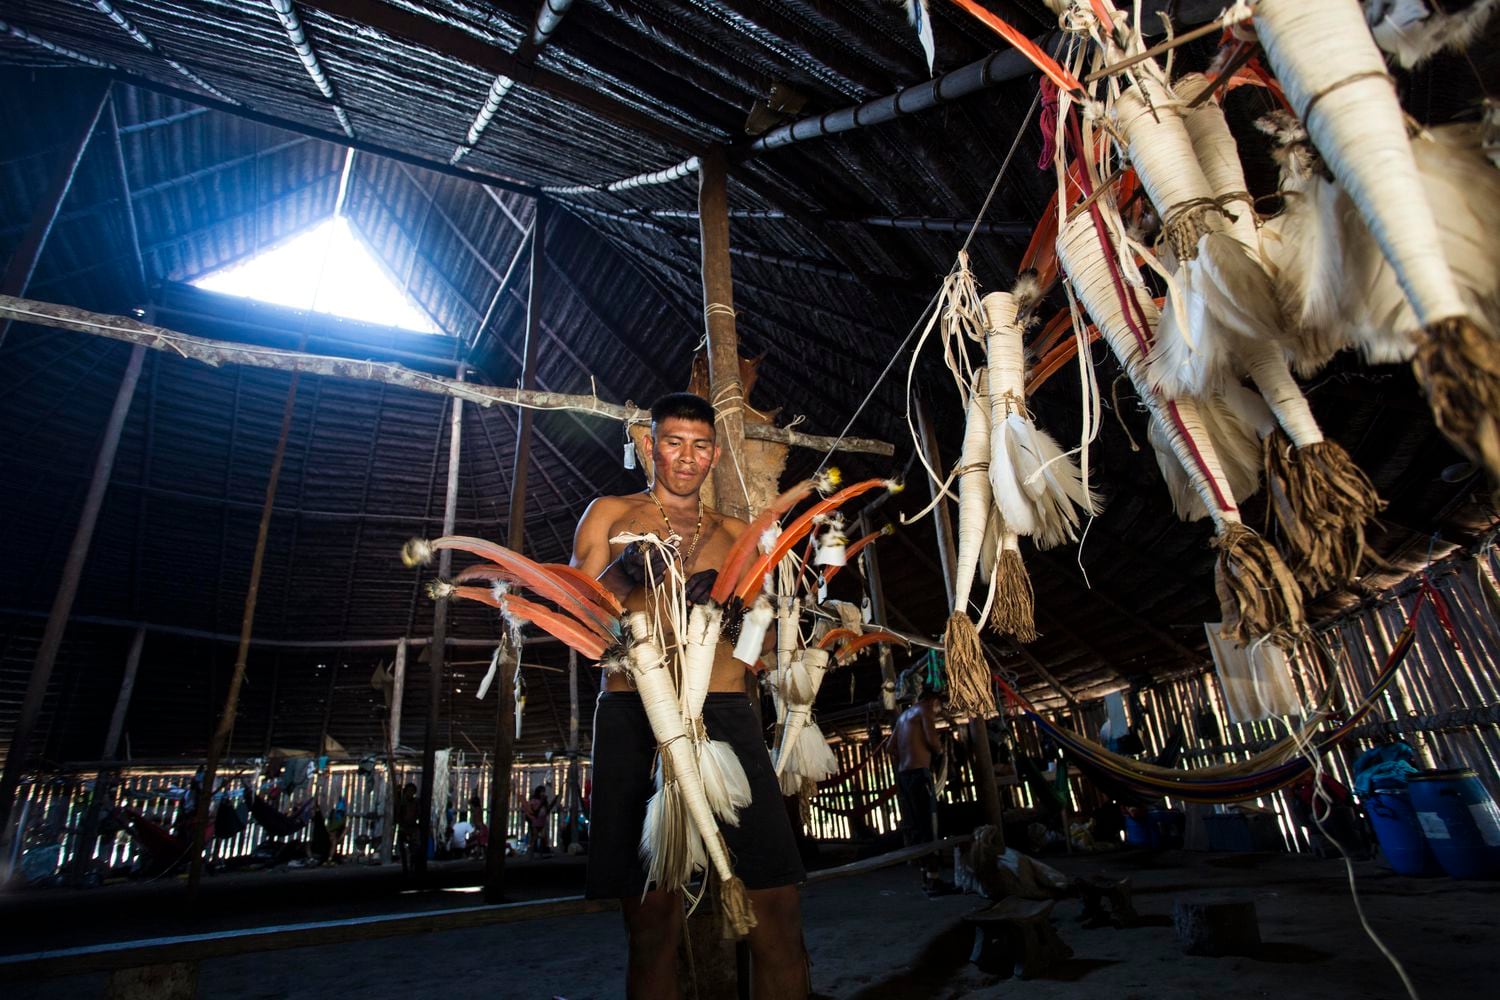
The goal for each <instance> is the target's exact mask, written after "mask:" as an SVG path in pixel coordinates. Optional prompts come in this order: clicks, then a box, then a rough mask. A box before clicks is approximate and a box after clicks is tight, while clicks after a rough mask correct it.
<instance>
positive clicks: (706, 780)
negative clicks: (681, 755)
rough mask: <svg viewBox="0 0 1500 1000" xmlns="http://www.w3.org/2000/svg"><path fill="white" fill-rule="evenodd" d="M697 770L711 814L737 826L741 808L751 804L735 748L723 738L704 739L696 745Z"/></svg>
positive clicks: (742, 767)
mask: <svg viewBox="0 0 1500 1000" xmlns="http://www.w3.org/2000/svg"><path fill="white" fill-rule="evenodd" d="M698 770H699V772H700V773H701V774H702V775H703V791H704V794H705V795H706V796H707V798H708V804H709V806H710V807H711V808H712V809H713V811H714V815H715V816H717V817H719V819H720V820H722V821H723V822H725V823H728V824H729V825H730V826H739V824H740V810H741V809H743V808H745V807H746V806H748V805H749V804H750V779H749V778H748V777H746V775H745V765H744V764H742V763H741V762H740V758H739V756H738V755H736V754H735V752H734V748H733V747H732V746H730V745H729V744H728V743H725V742H724V741H722V740H705V741H703V742H702V743H700V744H699V745H698Z"/></svg>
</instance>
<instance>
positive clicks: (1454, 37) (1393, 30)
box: [1364, 0, 1500, 69]
mask: <svg viewBox="0 0 1500 1000" xmlns="http://www.w3.org/2000/svg"><path fill="white" fill-rule="evenodd" d="M1496 8H1500V0H1479V2H1478V3H1474V4H1470V5H1469V6H1468V7H1467V8H1465V9H1464V10H1461V11H1459V12H1458V13H1456V14H1446V13H1442V12H1441V11H1440V10H1434V8H1433V6H1432V4H1430V3H1429V2H1427V0H1364V9H1365V21H1366V22H1368V23H1369V25H1370V34H1371V35H1373V36H1374V37H1375V44H1376V45H1379V46H1380V47H1381V49H1383V50H1384V51H1386V52H1388V53H1390V54H1391V55H1393V56H1395V57H1396V61H1397V62H1399V63H1400V64H1401V65H1402V66H1403V67H1404V68H1406V69H1411V68H1412V67H1413V66H1416V65H1419V64H1420V63H1423V62H1425V61H1426V60H1428V59H1430V58H1432V57H1433V56H1435V55H1437V54H1438V53H1439V52H1441V51H1443V50H1444V49H1452V50H1459V49H1466V48H1468V47H1469V45H1470V44H1472V43H1473V42H1474V41H1475V40H1476V39H1477V38H1478V37H1479V34H1480V33H1481V32H1482V31H1484V28H1485V25H1486V24H1487V23H1488V22H1489V19H1490V16H1491V15H1492V14H1494V13H1495V10H1496Z"/></svg>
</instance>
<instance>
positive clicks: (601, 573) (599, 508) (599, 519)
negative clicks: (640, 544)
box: [569, 497, 636, 601]
mask: <svg viewBox="0 0 1500 1000" xmlns="http://www.w3.org/2000/svg"><path fill="white" fill-rule="evenodd" d="M614 499H615V498H614V497H600V498H599V499H597V500H595V501H594V502H593V503H591V504H589V507H588V510H586V511H584V512H583V517H581V518H579V520H578V528H577V529H576V530H575V531H574V532H573V556H572V558H571V559H570V560H569V565H571V566H573V567H574V568H575V569H579V570H582V571H583V572H585V573H587V574H588V575H589V576H592V577H594V578H595V579H596V580H598V581H599V582H600V583H602V584H604V586H605V589H607V590H608V591H609V592H610V593H612V594H614V595H615V596H616V597H618V598H619V599H620V600H622V601H623V600H624V599H625V598H626V596H628V595H629V594H630V592H631V591H632V590H634V589H635V587H636V581H635V580H634V579H632V577H631V576H630V574H629V573H628V572H627V571H626V570H625V568H624V567H623V566H621V565H620V560H618V559H615V560H611V559H610V557H609V526H610V525H611V524H612V523H614V519H615V513H616V512H615V509H614V508H615V505H614V503H613V501H614Z"/></svg>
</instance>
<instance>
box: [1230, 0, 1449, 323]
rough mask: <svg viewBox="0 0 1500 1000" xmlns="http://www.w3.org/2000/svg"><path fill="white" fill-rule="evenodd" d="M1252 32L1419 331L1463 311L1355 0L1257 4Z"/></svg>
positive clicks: (1391, 92)
mask: <svg viewBox="0 0 1500 1000" xmlns="http://www.w3.org/2000/svg"><path fill="white" fill-rule="evenodd" d="M1255 31H1256V34H1257V35H1258V36H1259V37H1260V41H1261V45H1262V46H1263V47H1264V48H1265V52H1266V58H1267V59H1268V61H1269V62H1270V64H1271V67H1272V69H1273V70H1274V71H1275V73H1276V79H1277V80H1278V81H1280V83H1281V86H1282V90H1283V91H1284V92H1285V93H1286V97H1287V100H1288V101H1289V102H1290V103H1291V105H1292V109H1293V110H1294V111H1296V112H1297V115H1298V116H1299V117H1300V118H1301V119H1302V120H1303V122H1304V124H1305V125H1306V127H1307V132H1308V135H1309V136H1310V137H1311V139H1312V141H1313V144H1314V145H1315V146H1316V147H1317V148H1318V151H1319V152H1320V153H1322V155H1323V159H1324V161H1325V162H1326V163H1327V164H1328V167H1329V169H1330V170H1331V171H1332V172H1333V175H1334V177H1335V178H1337V179H1338V181H1339V183H1340V184H1341V185H1342V186H1343V188H1344V190H1346V191H1347V192H1348V193H1349V195H1350V197H1351V198H1352V199H1353V201H1354V204H1355V205H1356V206H1357V207H1358V209H1359V212H1360V215H1361V216H1362V217H1363V218H1364V220H1365V223H1366V225H1368V226H1369V228H1370V232H1371V233H1372V234H1373V235H1374V237H1375V239H1376V241H1377V242H1378V243H1379V245H1380V249H1381V251H1382V252H1383V253H1384V254H1385V257H1386V259H1387V260H1389V261H1390V262H1391V266H1392V267H1393V268H1394V269H1395V271H1396V277H1397V280H1398V281H1399V282H1400V284H1401V288H1402V290H1403V291H1405V292H1406V295H1407V297H1408V298H1409V299H1410V300H1411V302H1412V306H1413V308H1414V309H1415V310H1416V314H1417V319H1418V320H1419V321H1420V322H1421V323H1422V325H1424V326H1428V325H1431V324H1433V323H1435V322H1437V321H1438V320H1442V319H1451V318H1453V317H1456V316H1462V315H1464V313H1465V310H1464V302H1463V298H1462V296H1461V295H1460V294H1459V290H1458V286H1457V284H1456V282H1455V281H1454V280H1453V275H1452V272H1451V271H1450V270H1449V268H1448V263H1447V261H1446V260H1445V259H1444V258H1443V253H1442V243H1441V241H1440V238H1439V234H1438V228H1437V223H1436V221H1435V220H1434V218H1433V214H1432V209H1431V207H1430V206H1429V204H1428V202H1427V195H1426V192H1425V191H1424V190H1423V186H1422V181H1421V177H1420V176H1419V175H1418V172H1417V165H1416V162H1415V160H1414V158H1413V157H1412V152H1411V146H1410V143H1409V142H1408V140H1407V134H1406V122H1405V119H1404V118H1403V116H1402V112H1401V105H1400V102H1399V101H1398V100H1397V99H1396V92H1395V89H1394V87H1393V85H1392V82H1391V80H1390V78H1389V76H1388V75H1387V73H1386V67H1385V59H1384V58H1383V57H1382V56H1381V54H1380V50H1379V49H1378V48H1377V47H1376V45H1375V41H1374V39H1373V38H1371V37H1370V31H1369V28H1368V27H1367V26H1366V24H1365V19H1364V14H1363V11H1362V9H1361V7H1360V5H1359V3H1358V2H1357V0H1318V2H1316V3H1309V2H1308V0H1260V2H1259V3H1257V4H1256V6H1255Z"/></svg>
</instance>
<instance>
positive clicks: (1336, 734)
mask: <svg viewBox="0 0 1500 1000" xmlns="http://www.w3.org/2000/svg"><path fill="white" fill-rule="evenodd" d="M1429 600H1430V601H1432V604H1433V610H1434V612H1435V613H1436V614H1437V616H1438V620H1439V622H1440V623H1441V624H1442V625H1443V628H1444V630H1445V631H1447V632H1448V634H1449V637H1450V639H1454V633H1453V630H1452V627H1451V625H1450V624H1449V619H1448V614H1447V609H1446V607H1445V605H1444V602H1443V599H1442V595H1440V594H1439V593H1438V592H1437V591H1436V590H1435V589H1434V588H1433V586H1432V584H1430V583H1429V582H1428V581H1427V580H1426V579H1425V578H1424V579H1423V580H1422V583H1421V588H1420V590H1419V591H1418V594H1417V601H1416V604H1414V605H1413V606H1412V610H1411V614H1410V615H1409V616H1408V618H1407V620H1406V627H1405V628H1403V629H1402V630H1401V634H1400V635H1398V636H1397V637H1396V641H1395V643H1394V644H1392V646H1391V651H1390V653H1389V654H1388V655H1387V656H1386V659H1385V663H1384V665H1383V666H1382V668H1381V671H1380V673H1379V675H1377V676H1376V678H1375V683H1374V685H1373V686H1372V687H1371V689H1370V691H1369V692H1368V693H1367V694H1366V695H1365V696H1364V698H1363V699H1362V700H1361V701H1360V703H1359V705H1358V706H1357V707H1356V708H1355V709H1354V710H1353V711H1352V712H1351V713H1350V714H1349V717H1348V718H1346V719H1345V720H1344V721H1343V722H1342V723H1340V724H1339V725H1338V726H1337V727H1335V728H1334V729H1333V730H1331V731H1329V732H1327V733H1324V734H1322V735H1321V736H1315V735H1307V733H1308V731H1309V730H1311V729H1312V728H1313V727H1314V726H1316V725H1318V724H1319V723H1320V722H1321V721H1322V718H1323V714H1324V713H1322V712H1321V711H1319V712H1318V713H1315V715H1314V718H1313V719H1312V720H1311V721H1310V722H1309V723H1308V724H1307V725H1306V726H1305V727H1304V728H1303V732H1302V734H1298V735H1292V736H1287V737H1286V738H1284V739H1282V740H1280V741H1278V742H1277V743H1276V744H1274V745H1273V746H1271V747H1270V748H1269V749H1267V750H1264V751H1262V752H1261V753H1259V754H1256V755H1255V756H1253V757H1251V758H1250V759H1249V760H1245V761H1238V762H1236V763H1233V764H1221V765H1218V766H1215V767H1204V768H1195V769H1192V770H1179V769H1176V768H1162V767H1156V766H1154V765H1150V764H1146V763H1143V762H1142V761H1138V760H1134V759H1132V758H1130V757H1124V756H1121V755H1120V754H1116V753H1111V752H1110V751H1109V750H1107V749H1105V748H1104V747H1103V746H1101V745H1100V744H1098V743H1096V742H1094V741H1093V740H1090V739H1088V738H1087V737H1084V736H1081V735H1079V734H1078V733H1076V732H1074V731H1072V730H1071V729H1065V728H1062V727H1060V726H1057V725H1054V724H1053V723H1051V722H1049V721H1047V720H1046V719H1044V718H1042V716H1041V715H1040V714H1039V713H1038V712H1037V711H1036V710H1035V709H1034V708H1033V707H1032V706H1031V705H1030V703H1028V702H1027V701H1026V700H1025V699H1024V698H1022V697H1021V696H1020V695H1019V694H1018V693H1016V691H1015V690H1014V689H1012V688H1011V687H1010V686H1009V685H1008V684H1006V683H1005V681H1004V680H1002V679H1001V678H999V677H998V676H997V677H996V678H995V680H996V682H997V683H998V684H999V685H1000V687H1001V689H1002V690H1003V691H1004V692H1005V694H1006V696H1007V697H1008V698H1009V699H1010V700H1011V701H1013V702H1014V703H1016V704H1017V705H1019V706H1020V707H1021V708H1022V710H1023V711H1024V712H1025V714H1026V715H1027V716H1029V717H1030V718H1031V719H1032V720H1033V721H1034V722H1035V723H1036V724H1037V725H1038V726H1040V727H1041V728H1042V729H1043V730H1044V731H1045V732H1046V733H1047V734H1048V735H1049V736H1051V737H1052V738H1053V739H1054V740H1056V741H1057V742H1058V743H1059V744H1061V745H1062V746H1063V748H1064V749H1065V750H1067V751H1068V753H1069V756H1070V757H1071V758H1072V759H1073V761H1074V763H1076V764H1078V765H1079V766H1080V768H1083V769H1085V770H1087V771H1089V772H1090V773H1097V774H1101V775H1104V776H1106V777H1107V778H1108V779H1109V781H1110V783H1111V784H1113V783H1116V782H1118V783H1121V784H1124V785H1125V786H1126V787H1128V788H1129V789H1131V790H1133V791H1135V792H1137V793H1140V794H1148V795H1169V796H1171V797H1173V798H1176V799H1181V800H1183V801H1186V802H1199V803H1223V802H1243V801H1246V800H1248V799H1257V798H1261V797H1262V796H1265V795H1269V794H1271V793H1272V792H1275V791H1279V790H1280V789H1282V788H1285V787H1286V786H1288V785H1290V784H1293V783H1294V782H1296V781H1297V780H1298V779H1299V778H1301V777H1302V776H1303V775H1304V774H1305V773H1306V772H1307V771H1308V770H1309V769H1310V768H1311V767H1312V764H1311V762H1310V761H1309V760H1308V759H1307V758H1305V757H1302V756H1296V757H1293V755H1295V754H1297V752H1298V746H1299V743H1301V744H1310V745H1311V746H1312V747H1314V748H1315V749H1316V750H1317V751H1318V752H1320V753H1321V752H1323V751H1326V750H1328V749H1331V748H1332V747H1334V746H1336V745H1337V744H1338V743H1339V742H1340V741H1342V740H1343V739H1344V738H1345V737H1347V736H1348V735H1349V733H1351V732H1352V731H1353V730H1354V728H1355V726H1357V725H1359V723H1360V722H1361V721H1362V720H1363V719H1364V718H1365V716H1366V715H1368V714H1369V713H1370V711H1371V710H1372V709H1373V708H1374V707H1375V703H1376V701H1377V700H1378V699H1379V698H1380V696H1381V695H1382V694H1384V693H1385V690H1386V689H1387V688H1388V687H1390V685H1391V682H1392V681H1394V680H1395V679H1396V672H1397V670H1399V669H1400V667H1401V663H1402V661H1403V660H1405V659H1406V654H1407V653H1408V652H1410V650H1411V647H1412V644H1413V642H1414V641H1415V639H1416V634H1417V622H1418V619H1419V617H1420V615H1421V611H1422V605H1423V604H1424V603H1426V602H1427V601H1429ZM1454 641H1455V642H1456V639H1454ZM1289 758H1292V759H1289Z"/></svg>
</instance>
